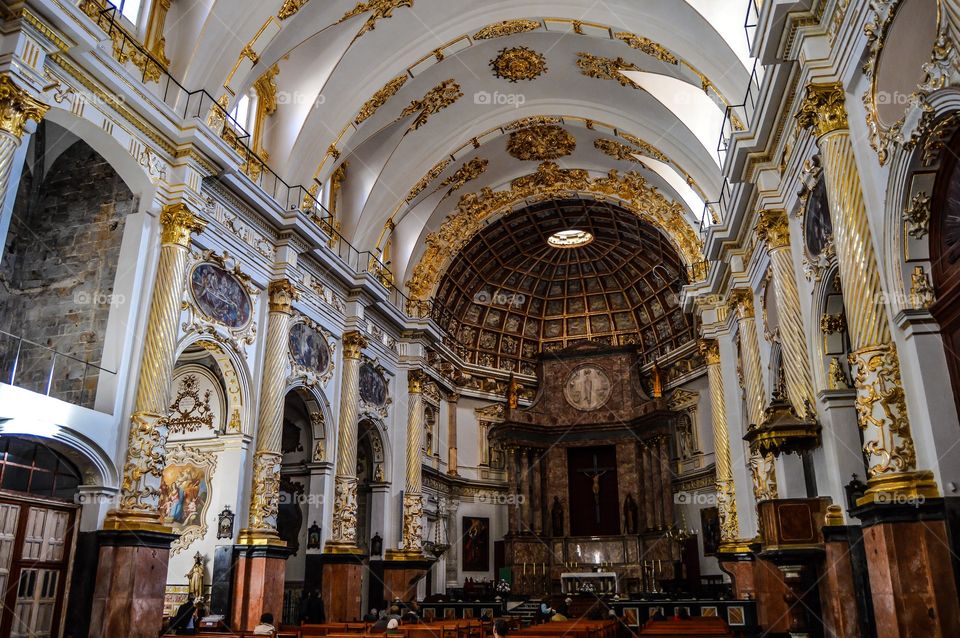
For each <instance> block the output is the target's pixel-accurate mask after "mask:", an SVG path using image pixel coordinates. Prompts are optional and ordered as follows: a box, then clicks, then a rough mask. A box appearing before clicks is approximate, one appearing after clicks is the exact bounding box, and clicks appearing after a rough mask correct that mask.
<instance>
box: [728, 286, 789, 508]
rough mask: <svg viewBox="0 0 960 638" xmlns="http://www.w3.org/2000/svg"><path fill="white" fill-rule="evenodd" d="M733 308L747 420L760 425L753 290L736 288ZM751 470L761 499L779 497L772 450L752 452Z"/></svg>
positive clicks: (755, 491) (762, 403)
mask: <svg viewBox="0 0 960 638" xmlns="http://www.w3.org/2000/svg"><path fill="white" fill-rule="evenodd" d="M730 310H731V311H732V312H736V313H737V326H738V327H739V332H740V357H741V361H740V364H741V366H742V368H743V385H744V392H745V396H746V399H747V421H748V422H749V424H750V425H760V424H761V423H762V422H763V410H764V408H765V407H766V401H765V399H764V396H763V394H764V392H763V372H762V369H761V366H760V343H759V341H758V340H757V322H756V318H755V313H754V308H753V291H751V290H745V289H744V290H735V291H733V294H732V295H731V298H730ZM750 473H751V476H752V477H753V495H754V496H755V497H756V499H757V500H758V501H763V500H768V499H773V498H777V472H776V466H775V465H774V460H773V455H772V454H766V455H763V454H760V453H758V452H753V453H751V454H750Z"/></svg>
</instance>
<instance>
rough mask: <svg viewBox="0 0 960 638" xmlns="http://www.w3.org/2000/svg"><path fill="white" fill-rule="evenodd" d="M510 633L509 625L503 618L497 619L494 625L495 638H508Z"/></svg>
mask: <svg viewBox="0 0 960 638" xmlns="http://www.w3.org/2000/svg"><path fill="white" fill-rule="evenodd" d="M509 631H510V629H509V625H507V621H506V620H504V619H503V618H497V620H496V621H495V622H494V623H493V638H506V636H507V632H509Z"/></svg>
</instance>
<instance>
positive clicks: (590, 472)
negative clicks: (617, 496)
mask: <svg viewBox="0 0 960 638" xmlns="http://www.w3.org/2000/svg"><path fill="white" fill-rule="evenodd" d="M616 469H617V468H615V467H598V466H597V453H596V452H594V453H593V467H592V468H588V469H586V470H577V471H578V472H582V473H583V474H585V475H586V476H589V477H590V478H591V479H592V480H593V505H594V509H595V511H596V515H597V524H599V523H600V477H601V476H603V475H604V474H606V473H607V472H610V471H612V470H616Z"/></svg>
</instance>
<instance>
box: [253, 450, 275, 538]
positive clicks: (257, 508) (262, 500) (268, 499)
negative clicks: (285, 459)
mask: <svg viewBox="0 0 960 638" xmlns="http://www.w3.org/2000/svg"><path fill="white" fill-rule="evenodd" d="M281 460H282V456H281V455H280V454H277V453H276V452H257V453H256V454H255V455H254V457H253V495H252V497H251V499H250V528H251V529H254V530H275V529H276V528H277V512H278V510H279V507H280V461H281Z"/></svg>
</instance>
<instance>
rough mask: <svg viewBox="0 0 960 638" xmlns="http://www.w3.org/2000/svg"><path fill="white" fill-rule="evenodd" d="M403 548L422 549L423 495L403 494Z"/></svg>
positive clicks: (409, 549) (408, 550)
mask: <svg viewBox="0 0 960 638" xmlns="http://www.w3.org/2000/svg"><path fill="white" fill-rule="evenodd" d="M403 549H404V550H405V551H407V552H421V551H423V496H422V495H420V494H404V495H403Z"/></svg>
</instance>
